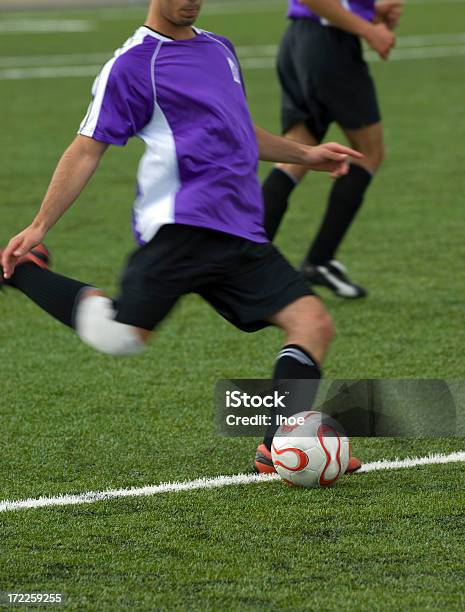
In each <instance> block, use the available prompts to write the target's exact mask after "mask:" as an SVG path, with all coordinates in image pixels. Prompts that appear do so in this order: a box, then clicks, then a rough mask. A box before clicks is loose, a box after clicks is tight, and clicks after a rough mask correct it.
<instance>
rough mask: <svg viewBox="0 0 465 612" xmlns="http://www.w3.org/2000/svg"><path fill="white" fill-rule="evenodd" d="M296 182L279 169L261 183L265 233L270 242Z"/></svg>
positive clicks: (274, 170) (274, 169)
mask: <svg viewBox="0 0 465 612" xmlns="http://www.w3.org/2000/svg"><path fill="white" fill-rule="evenodd" d="M296 185H298V181H297V180H296V179H294V178H293V177H292V176H291V175H290V174H288V173H287V172H284V171H283V170H281V169H280V168H273V170H272V171H271V172H270V174H269V175H268V177H267V178H266V179H265V182H264V183H263V187H262V190H263V200H264V202H265V231H266V233H267V235H268V238H269V239H270V240H273V238H274V237H275V235H276V232H277V231H278V228H279V226H280V224H281V221H282V218H283V217H284V214H285V213H286V210H287V206H288V199H289V196H290V195H291V193H292V190H293V189H294V187H296Z"/></svg>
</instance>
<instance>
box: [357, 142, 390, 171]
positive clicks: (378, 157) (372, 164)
mask: <svg viewBox="0 0 465 612" xmlns="http://www.w3.org/2000/svg"><path fill="white" fill-rule="evenodd" d="M363 153H364V156H365V157H364V159H363V160H361V161H360V162H359V163H360V164H361V165H362V166H365V167H366V169H367V170H368V171H369V172H372V173H374V172H376V171H377V170H378V168H379V167H380V166H381V164H382V163H383V161H384V156H385V150H384V145H383V144H382V143H380V144H377V145H376V146H373V147H371V148H370V149H369V150H367V151H364V152H363Z"/></svg>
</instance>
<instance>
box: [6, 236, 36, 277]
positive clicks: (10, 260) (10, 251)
mask: <svg viewBox="0 0 465 612" xmlns="http://www.w3.org/2000/svg"><path fill="white" fill-rule="evenodd" d="M44 236H45V232H44V231H43V230H42V229H40V228H37V227H34V226H32V225H30V226H29V227H27V228H26V229H25V230H23V231H22V232H21V233H20V234H18V235H17V236H13V238H12V239H11V240H10V242H9V243H8V246H7V247H6V249H5V250H4V251H3V254H2V268H3V276H4V278H7V279H8V278H11V276H12V275H13V272H14V271H15V267H16V264H17V263H18V260H19V259H20V258H21V257H23V255H26V253H29V251H30V250H31V249H33V248H34V247H35V246H37V245H38V244H40V243H41V242H42V240H43V239H44Z"/></svg>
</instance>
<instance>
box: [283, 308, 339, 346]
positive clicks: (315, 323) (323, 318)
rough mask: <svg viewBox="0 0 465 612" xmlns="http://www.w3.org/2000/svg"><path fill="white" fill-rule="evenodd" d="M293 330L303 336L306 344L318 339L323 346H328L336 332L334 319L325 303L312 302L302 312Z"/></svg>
mask: <svg viewBox="0 0 465 612" xmlns="http://www.w3.org/2000/svg"><path fill="white" fill-rule="evenodd" d="M291 331H292V332H293V334H296V335H297V336H299V337H300V338H301V340H302V343H303V344H304V345H305V344H307V343H314V342H315V341H317V342H318V343H319V344H321V345H323V346H328V345H329V344H330V343H331V340H332V339H333V337H334V335H335V333H336V329H335V326H334V323H333V319H332V318H331V315H330V314H329V312H328V311H327V310H326V308H325V307H324V306H323V304H317V305H316V306H315V304H312V307H311V308H309V309H308V310H306V311H305V312H302V313H301V314H300V316H299V317H298V318H297V319H296V320H295V321H294V326H293V329H292V330H291Z"/></svg>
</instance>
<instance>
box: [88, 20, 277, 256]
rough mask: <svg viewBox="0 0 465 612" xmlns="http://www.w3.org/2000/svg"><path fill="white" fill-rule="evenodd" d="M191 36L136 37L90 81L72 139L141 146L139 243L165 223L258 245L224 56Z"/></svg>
mask: <svg viewBox="0 0 465 612" xmlns="http://www.w3.org/2000/svg"><path fill="white" fill-rule="evenodd" d="M196 33H197V36H195V37H194V38H192V39H189V40H172V39H170V38H166V37H164V36H162V35H161V34H158V33H156V32H154V31H153V30H151V29H150V28H147V27H145V26H143V27H141V28H139V29H138V30H136V32H135V34H134V36H133V37H132V38H130V39H129V40H128V41H127V42H126V43H125V44H124V45H123V47H121V49H118V51H116V53H115V55H114V57H113V58H112V59H111V60H110V61H109V62H107V64H106V65H105V66H104V68H103V69H102V71H101V72H100V74H99V75H98V77H97V78H96V80H95V82H94V86H93V90H92V93H93V101H92V102H91V104H90V106H89V110H88V112H87V115H86V117H85V118H84V120H83V122H82V123H81V126H80V128H79V134H83V135H84V136H90V137H91V138H95V139H96V140H99V141H101V142H105V143H109V144H114V145H125V144H126V142H127V141H128V139H129V138H130V137H131V136H138V137H139V138H141V139H142V140H143V141H144V142H145V145H146V150H145V154H144V156H143V157H142V159H141V161H140V164H139V170H138V176H137V196H136V201H135V203H134V210H133V228H134V233H135V236H136V238H137V240H138V242H139V243H140V244H144V243H146V242H148V241H149V240H150V239H151V238H153V236H154V235H155V234H156V233H157V231H158V230H159V228H160V227H161V226H162V225H165V224H168V223H180V224H185V225H194V226H199V227H205V228H210V229H214V230H218V231H221V232H226V233H228V234H233V235H236V236H240V237H242V238H246V239H248V240H252V241H253V242H267V241H268V240H267V237H266V234H265V230H264V228H263V198H262V193H261V188H260V184H259V181H258V177H257V166H258V146H257V140H256V136H255V131H254V127H253V123H252V119H251V116H250V112H249V109H248V105H247V101H246V97H245V93H244V89H243V84H242V78H241V72H240V68H239V63H238V60H237V57H236V54H235V51H234V47H233V45H232V44H231V42H229V40H227V39H226V38H223V37H221V36H217V35H216V34H211V33H209V32H205V31H203V30H196Z"/></svg>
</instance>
